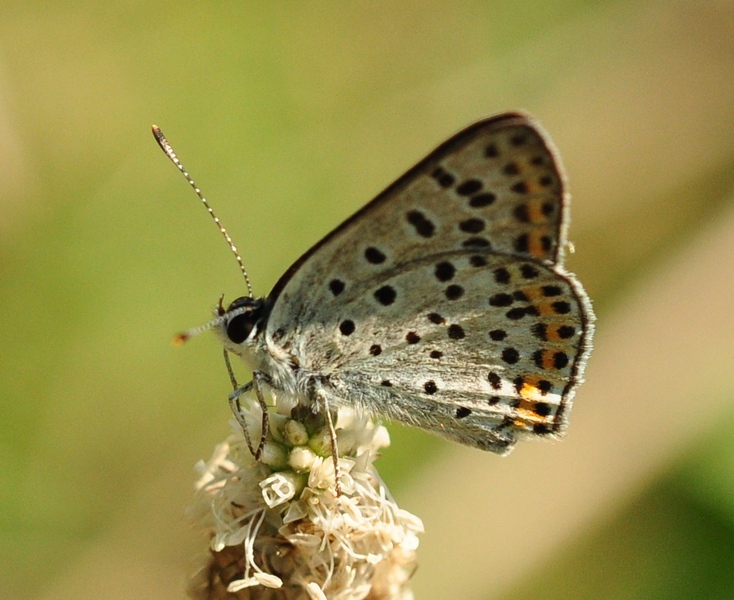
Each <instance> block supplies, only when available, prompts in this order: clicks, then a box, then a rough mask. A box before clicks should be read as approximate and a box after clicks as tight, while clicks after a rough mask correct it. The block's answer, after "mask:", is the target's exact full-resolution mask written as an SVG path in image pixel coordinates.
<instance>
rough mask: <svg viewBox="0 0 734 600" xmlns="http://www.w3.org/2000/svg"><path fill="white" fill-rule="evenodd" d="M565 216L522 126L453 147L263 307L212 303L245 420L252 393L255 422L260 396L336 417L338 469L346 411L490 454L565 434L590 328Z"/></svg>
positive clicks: (551, 155)
mask: <svg viewBox="0 0 734 600" xmlns="http://www.w3.org/2000/svg"><path fill="white" fill-rule="evenodd" d="M154 133H155V134H156V138H157V139H158V141H159V143H160V145H161V147H163V149H164V150H165V151H166V153H167V154H168V155H169V157H170V158H171V159H172V160H173V161H174V163H176V164H177V166H178V167H179V169H180V170H181V171H182V172H183V173H184V174H185V175H186V176H187V179H189V183H190V184H191V185H192V186H193V187H194V189H195V190H196V191H197V193H198V194H199V197H200V198H201V199H202V200H203V201H204V202H205V204H206V200H204V198H203V196H201V194H200V192H199V191H198V188H196V186H195V184H194V183H193V181H192V180H191V179H190V178H189V177H188V174H187V173H186V172H185V171H184V170H183V168H182V167H181V166H180V163H179V162H178V159H177V158H176V156H175V154H174V153H173V150H172V149H171V148H170V145H169V144H168V142H167V141H166V139H165V137H163V134H162V133H160V130H159V129H157V128H156V127H155V126H154ZM569 201H570V197H569V195H568V193H567V192H566V183H565V176H564V174H563V170H562V167H561V164H560V159H559V157H558V154H557V152H556V151H555V149H554V147H553V144H552V143H551V141H550V139H549V138H548V136H547V135H546V134H545V133H544V132H543V130H542V129H541V127H540V126H539V125H538V124H537V123H536V122H535V121H534V120H533V119H532V118H531V117H529V116H528V115H525V114H522V113H516V112H514V113H506V114H501V115H498V116H494V117H490V118H487V119H484V120H481V121H479V122H476V123H474V124H473V125H470V126H469V127H467V128H466V129H464V130H462V131H460V132H459V133H457V134H456V135H454V136H453V137H451V138H449V139H448V140H446V141H445V142H444V143H442V144H441V145H440V146H439V147H438V148H436V149H435V150H434V151H433V152H431V153H430V154H429V155H428V156H427V157H425V158H424V159H423V160H421V161H420V162H419V163H418V164H417V165H415V166H414V167H413V168H411V169H410V170H409V171H408V172H407V173H405V174H404V175H403V176H402V177H400V178H399V179H398V180H397V181H395V182H394V183H393V184H392V185H390V186H389V187H388V188H387V189H385V190H384V191H383V192H382V193H381V194H379V195H378V196H377V197H376V198H375V199H374V200H372V201H371V202H369V203H368V204H367V205H366V206H364V207H363V208H362V209H361V210H359V211H358V212H356V213H355V214H354V215H352V216H351V217H350V218H348V219H347V220H346V221H345V222H343V223H342V224H341V225H339V226H338V227H337V228H336V229H334V230H333V231H332V232H331V233H329V234H328V235H327V236H326V237H324V238H323V239H322V240H321V241H319V242H318V243H316V245H314V246H313V247H312V248H311V249H310V250H308V251H307V252H306V253H305V254H304V255H303V256H301V257H300V258H299V259H298V260H297V261H296V262H295V263H294V264H293V265H292V266H291V267H290V268H289V269H288V270H287V271H286V272H285V274H283V276H282V277H281V278H280V279H279V280H278V282H277V283H276V284H275V287H274V288H273V289H272V291H271V292H270V294H268V296H266V297H263V298H258V297H255V296H254V295H253V294H252V291H251V288H250V293H249V294H248V295H246V296H242V297H240V298H237V299H236V300H234V301H233V302H232V303H231V304H230V305H229V306H228V307H226V308H225V307H224V306H222V305H221V302H220V308H219V315H218V318H217V319H216V320H215V321H214V322H213V328H214V329H215V330H216V331H217V332H218V333H219V335H220V337H221V338H222V340H223V342H224V347H225V357H226V356H227V353H230V354H234V355H237V356H240V357H241V358H242V359H243V360H244V361H245V363H246V364H247V365H248V366H249V368H250V369H251V371H252V373H253V379H252V381H251V382H250V383H248V384H247V385H245V386H242V387H239V386H237V385H236V383H235V380H234V378H233V384H234V385H235V391H234V392H233V394H232V395H231V396H230V403H231V404H232V408H233V411H234V414H235V416H237V415H238V406H239V405H238V401H239V400H238V399H239V397H240V396H241V395H242V394H244V393H246V392H250V391H253V390H254V391H255V392H256V394H257V397H258V399H259V401H260V404H261V405H262V406H263V407H265V401H264V397H263V390H265V389H270V390H273V391H275V392H276V393H277V394H280V395H285V396H287V397H289V398H292V399H293V400H295V401H297V402H298V403H300V404H305V405H307V406H309V407H311V408H312V409H313V410H314V411H319V412H323V413H324V414H325V415H326V416H327V418H328V424H329V428H330V432H331V437H332V450H333V454H334V457H335V460H336V456H337V449H336V435H335V431H334V425H333V422H332V419H331V416H330V415H331V410H333V409H335V408H339V407H343V406H346V407H351V408H355V409H357V410H360V411H363V412H365V413H368V414H371V415H376V416H379V417H384V418H388V419H391V420H394V421H398V422H400V423H404V424H407V425H412V426H415V427H419V428H421V429H424V430H426V431H428V432H431V433H434V434H438V435H440V436H442V437H444V438H447V439H449V440H452V441H455V442H459V443H461V444H465V445H467V446H471V447H474V448H479V449H482V450H488V451H492V452H495V453H498V454H507V453H508V452H509V451H510V450H511V449H512V448H513V447H514V445H515V444H516V442H517V441H518V440H519V439H523V438H549V437H550V438H555V437H559V436H561V435H562V434H563V433H564V431H565V430H566V427H567V424H568V415H569V410H570V408H571V403H572V399H573V397H574V393H575V391H576V388H577V386H578V385H579V384H580V383H581V381H582V377H583V372H584V368H585V365H586V361H587V358H588V356H589V353H590V351H591V340H592V335H593V330H594V325H593V323H594V313H593V311H592V308H591V304H590V301H589V299H588V297H587V295H586V293H585V291H584V289H583V287H582V286H581V284H580V283H579V282H578V281H577V280H576V278H575V277H574V276H573V275H572V274H571V273H569V272H567V271H566V270H565V269H564V266H563V259H564V251H565V250H566V247H567V241H566V229H567V226H568V209H569ZM207 208H209V206H208V204H207ZM209 210H210V212H211V209H210V208H209ZM215 220H217V223H218V219H216V218H215ZM220 230H221V231H222V233H224V235H225V237H227V239H228V241H229V243H230V246H231V247H232V249H233V250H234V251H235V255H236V256H237V258H238V261H240V265H242V263H241V260H240V259H239V255H237V253H236V248H235V247H234V245H233V244H232V242H231V240H230V239H229V236H228V234H227V233H226V230H224V228H223V227H221V225H220ZM242 269H243V272H244V267H242ZM245 276H246V274H245ZM247 283H248V287H249V280H248V281H247ZM230 374H231V369H230ZM266 412H267V411H266V410H264V413H266ZM238 419H240V422H241V424H242V425H243V427H244V425H245V424H244V421H243V420H242V418H241V416H240V417H238ZM245 429H246V428H245ZM265 429H266V427H265V423H264V427H263V430H265ZM251 448H252V447H251ZM261 449H262V442H261V444H260V446H259V448H258V451H257V453H258V454H259V452H260V451H261Z"/></svg>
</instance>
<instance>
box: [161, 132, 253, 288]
mask: <svg viewBox="0 0 734 600" xmlns="http://www.w3.org/2000/svg"><path fill="white" fill-rule="evenodd" d="M152 129H153V135H154V136H155V140H156V142H158V145H159V146H160V147H161V149H162V150H163V152H165V153H166V156H167V157H168V158H170V159H171V162H172V163H173V164H174V165H176V167H178V170H179V171H181V173H182V174H183V176H184V177H185V178H186V181H188V182H189V185H190V186H191V187H192V188H193V190H194V192H195V193H196V195H197V196H198V197H199V200H201V202H202V203H203V204H204V207H205V208H206V210H207V211H208V212H209V214H210V215H211V217H212V219H214V223H215V224H216V225H217V227H218V228H219V231H220V233H221V234H222V235H223V236H224V239H225V240H227V243H228V244H229V249H230V250H232V254H234V257H235V259H236V260H237V263H238V264H239V265H240V270H241V271H242V275H243V276H244V277H245V283H246V284H247V292H248V294H249V296H250V298H252V297H253V294H252V285H251V284H250V278H249V277H248V275H247V269H245V265H244V263H243V262H242V257H241V256H240V253H239V252H238V251H237V246H235V245H234V242H233V241H232V238H231V237H229V233H228V232H227V230H226V229H225V228H224V225H222V223H221V222H220V221H219V217H218V216H217V215H216V214H215V213H214V211H213V210H212V207H211V206H209V202H207V199H206V198H204V195H203V194H202V193H201V190H200V189H199V188H198V187H197V185H196V183H195V182H194V180H193V179H191V176H190V175H189V173H188V171H187V170H186V169H184V168H183V165H182V164H181V161H180V160H179V159H178V156H176V153H175V152H174V151H173V148H172V147H171V144H170V143H169V142H168V140H167V139H166V136H165V135H163V132H162V131H161V130H160V128H159V127H158V125H153V127H152Z"/></svg>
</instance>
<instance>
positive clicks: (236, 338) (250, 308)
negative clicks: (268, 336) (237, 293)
mask: <svg viewBox="0 0 734 600" xmlns="http://www.w3.org/2000/svg"><path fill="white" fill-rule="evenodd" d="M217 312H218V313H219V319H217V321H219V323H218V324H217V326H216V329H217V331H218V333H219V335H220V337H221V338H222V340H223V342H224V345H225V347H226V348H227V349H228V350H229V351H231V352H233V353H234V354H240V355H241V354H242V351H243V348H245V347H247V346H251V345H252V344H253V343H254V342H255V340H256V339H257V337H258V334H259V333H260V332H261V331H262V329H263V328H264V325H265V321H266V320H267V313H268V311H267V310H266V303H265V300H264V299H263V298H250V297H249V296H242V297H240V298H237V299H235V300H234V301H233V302H232V303H231V304H230V305H229V306H228V307H227V308H226V309H225V308H224V306H223V305H222V304H221V302H220V305H219V308H218V309H217Z"/></svg>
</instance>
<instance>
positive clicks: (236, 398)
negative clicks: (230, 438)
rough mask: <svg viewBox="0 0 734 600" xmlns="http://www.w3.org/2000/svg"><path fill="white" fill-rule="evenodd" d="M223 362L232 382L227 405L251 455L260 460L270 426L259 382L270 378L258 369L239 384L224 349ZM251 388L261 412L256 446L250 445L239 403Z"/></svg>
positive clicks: (247, 429)
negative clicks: (247, 380) (258, 437)
mask: <svg viewBox="0 0 734 600" xmlns="http://www.w3.org/2000/svg"><path fill="white" fill-rule="evenodd" d="M224 363H225V364H226V365H227V373H229V380H230V382H231V383H232V387H233V388H234V390H233V391H232V393H231V394H230V395H229V407H230V409H231V410H232V414H233V415H234V418H235V419H237V423H239V425H240V427H242V431H243V433H244V434H245V440H246V441H247V447H248V448H249V450H250V452H251V453H252V455H253V456H254V457H255V460H260V457H261V456H262V452H263V448H264V447H265V436H266V435H267V432H268V428H269V426H270V414H269V412H268V405H267V404H266V402H265V398H264V397H263V393H262V390H261V388H260V384H261V383H265V384H269V383H270V378H269V377H268V376H267V375H265V374H264V373H262V372H260V371H255V372H254V373H253V374H252V381H250V382H249V383H246V384H245V385H243V386H240V385H239V384H238V383H237V378H236V377H235V375H234V371H233V370H232V364H231V363H230V361H229V354H228V353H227V351H226V350H225V351H224ZM253 388H255V395H256V396H257V401H258V404H259V405H260V410H261V412H262V423H261V425H262V428H261V431H262V433H261V434H260V443H259V444H258V446H257V448H255V447H254V446H253V445H252V439H251V438H250V430H249V428H248V426H247V420H246V419H245V415H244V413H243V411H242V405H241V404H240V397H241V396H242V395H243V394H246V393H248V392H249V391H250V390H252V389H253Z"/></svg>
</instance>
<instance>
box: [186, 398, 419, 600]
mask: <svg viewBox="0 0 734 600" xmlns="http://www.w3.org/2000/svg"><path fill="white" fill-rule="evenodd" d="M250 410H251V413H252V414H250V415H248V422H252V423H253V424H254V425H253V426H256V425H257V424H258V423H259V418H258V417H257V416H256V415H255V414H254V412H255V411H254V409H250ZM288 411H289V409H288V408H287V407H284V406H280V405H278V406H276V411H274V412H273V414H271V427H270V432H269V435H268V437H267V440H266V444H265V450H264V452H263V462H259V463H258V462H255V460H254V458H253V457H252V455H251V453H250V451H249V449H248V447H247V444H246V441H245V439H244V436H243V433H242V431H241V429H240V428H239V426H238V425H237V424H236V423H234V422H233V433H232V435H231V436H230V437H229V438H228V439H227V441H226V442H225V443H223V444H220V445H219V446H217V448H216V450H215V452H214V455H213V456H212V458H211V459H210V460H209V462H208V463H206V464H199V465H197V470H198V471H199V473H200V477H199V480H198V482H197V493H196V497H195V501H194V504H193V506H192V507H191V508H190V510H189V514H190V516H191V518H192V519H193V520H194V521H195V523H196V524H197V525H198V526H199V527H201V528H202V529H204V530H205V532H206V534H207V536H208V537H209V539H210V546H211V553H212V554H211V557H210V559H209V563H208V565H207V566H206V567H205V569H204V570H203V571H202V572H201V573H200V575H199V576H198V577H197V578H196V579H194V580H192V583H191V587H190V595H191V597H192V598H196V599H200V600H204V599H207V600H210V599H212V598H225V597H227V594H228V593H229V594H232V597H233V598H234V597H236V598H271V597H273V598H275V597H276V596H277V598H285V599H288V598H304V599H306V598H309V599H311V600H324V599H326V598H329V599H330V600H332V599H333V600H360V599H363V598H367V597H368V596H369V597H370V598H381V599H383V598H384V599H405V600H408V599H410V598H412V593H411V592H410V588H409V587H408V584H409V580H410V577H411V575H412V573H413V571H414V570H415V552H416V549H417V547H418V534H419V533H421V532H422V531H423V524H422V523H421V521H420V519H418V518H417V517H415V516H414V515H412V514H410V513H408V512H407V511H404V510H402V509H400V508H398V506H397V505H396V504H395V502H394V501H393V499H392V497H391V496H390V493H389V492H388V490H387V488H386V487H385V485H384V484H383V483H382V481H381V479H380V477H379V476H378V475H377V472H376V471H375V469H374V465H373V461H374V460H375V459H376V458H377V455H378V452H379V450H380V449H381V448H384V447H385V446H387V445H388V444H389V441H390V440H389V437H388V435H387V431H386V430H385V428H384V427H381V426H376V425H374V424H373V423H372V422H371V421H370V420H369V419H367V418H365V417H361V416H358V415H356V414H354V412H352V411H348V410H343V411H341V412H340V413H339V418H338V422H337V439H338V446H339V451H340V452H339V453H340V458H339V471H340V480H339V481H340V487H341V491H342V493H341V495H337V492H336V484H335V478H334V462H333V460H332V458H331V456H330V452H331V440H330V439H329V437H328V429H327V428H326V427H325V423H324V422H323V421H324V420H323V418H322V417H320V416H319V415H315V414H313V413H311V412H309V411H303V410H297V409H294V410H293V416H292V417H288V416H286V415H287V414H288ZM325 432H326V433H325ZM268 590H270V591H268ZM271 594H275V595H276V596H273V595H271Z"/></svg>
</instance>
